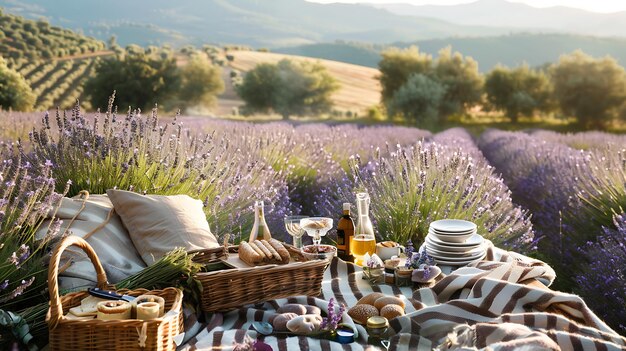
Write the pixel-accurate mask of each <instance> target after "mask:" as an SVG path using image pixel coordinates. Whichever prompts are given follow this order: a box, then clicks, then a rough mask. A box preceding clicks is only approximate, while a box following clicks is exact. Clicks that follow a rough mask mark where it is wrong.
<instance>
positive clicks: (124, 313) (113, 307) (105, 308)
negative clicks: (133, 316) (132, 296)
mask: <svg viewBox="0 0 626 351" xmlns="http://www.w3.org/2000/svg"><path fill="white" fill-rule="evenodd" d="M131 309H132V308H131V304H130V302H126V301H121V300H115V301H102V302H98V319H101V320H105V321H108V320H116V319H130V312H131Z"/></svg>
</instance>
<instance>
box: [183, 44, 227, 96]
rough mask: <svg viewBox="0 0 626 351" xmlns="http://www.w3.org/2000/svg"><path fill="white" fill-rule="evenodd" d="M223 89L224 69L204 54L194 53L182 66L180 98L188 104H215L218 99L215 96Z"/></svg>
mask: <svg viewBox="0 0 626 351" xmlns="http://www.w3.org/2000/svg"><path fill="white" fill-rule="evenodd" d="M223 91H224V81H223V80H222V70H221V69H220V68H219V67H217V66H214V65H212V64H211V62H210V61H209V60H208V59H207V58H206V56H205V55H204V54H194V55H192V56H191V58H190V59H189V62H188V63H187V64H186V65H184V66H183V67H181V68H180V89H179V90H178V100H180V101H184V102H186V103H187V105H188V106H197V105H201V106H206V107H211V106H214V105H215V103H216V101H217V100H216V98H215V96H216V95H218V94H221V93H222V92H223Z"/></svg>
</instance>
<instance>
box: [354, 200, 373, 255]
mask: <svg viewBox="0 0 626 351" xmlns="http://www.w3.org/2000/svg"><path fill="white" fill-rule="evenodd" d="M369 206H370V196H369V194H368V193H358V194H356V208H357V211H358V218H357V224H356V228H355V229H354V238H353V240H352V243H351V244H350V248H351V250H352V255H353V256H354V258H355V259H356V261H355V262H356V263H357V264H359V265H363V264H365V262H363V256H365V254H366V253H369V254H370V255H373V254H375V253H376V238H375V237H374V227H373V226H372V221H371V220H370V217H369Z"/></svg>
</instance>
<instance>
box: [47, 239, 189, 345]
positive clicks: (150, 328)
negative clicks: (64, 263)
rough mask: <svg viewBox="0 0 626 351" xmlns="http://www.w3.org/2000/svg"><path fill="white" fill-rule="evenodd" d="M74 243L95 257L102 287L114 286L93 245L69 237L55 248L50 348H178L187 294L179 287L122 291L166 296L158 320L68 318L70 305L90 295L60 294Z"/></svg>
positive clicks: (50, 276)
mask: <svg viewBox="0 0 626 351" xmlns="http://www.w3.org/2000/svg"><path fill="white" fill-rule="evenodd" d="M72 245H75V246H78V247H80V248H81V249H83V250H84V251H85V252H86V253H87V255H88V256H89V258H90V259H91V262H92V263H93V265H94V267H95V269H96V273H97V280H98V284H97V285H98V287H99V288H101V289H105V288H110V287H109V286H107V279H106V274H105V272H104V269H103V268H102V265H101V264H100V260H98V256H97V255H96V253H95V252H94V251H93V249H92V248H91V246H90V245H89V244H88V243H87V242H86V241H85V240H83V239H82V238H79V237H76V236H70V237H67V238H65V239H64V240H63V241H62V242H61V244H60V245H59V246H58V247H57V248H56V250H55V251H54V253H53V255H52V258H51V260H50V268H49V270H48V286H49V289H50V309H49V310H48V315H47V316H46V322H47V323H48V327H49V330H50V345H49V348H50V350H94V351H95V350H98V351H100V350H124V351H125V350H129V351H130V350H175V349H176V345H175V343H174V337H175V336H177V335H178V334H180V333H181V331H182V328H183V324H182V323H183V318H182V299H183V293H182V292H181V291H180V290H179V289H175V288H166V289H163V290H152V291H148V290H146V289H137V290H122V291H120V292H122V293H124V294H126V295H131V296H139V295H143V294H152V295H157V296H161V297H163V298H164V299H165V311H166V313H165V315H164V316H163V317H161V318H157V319H154V320H149V321H143V320H137V319H127V320H114V321H103V320H98V319H91V320H71V319H67V318H66V317H64V315H65V314H66V313H67V312H68V311H69V309H70V308H72V307H75V306H79V305H80V302H81V300H82V299H83V298H85V297H87V296H89V294H88V293H87V292H85V291H82V292H76V293H71V294H68V295H64V296H61V297H59V285H58V280H57V276H58V272H59V262H60V260H61V254H62V253H63V251H64V250H65V249H66V248H68V247H69V246H72Z"/></svg>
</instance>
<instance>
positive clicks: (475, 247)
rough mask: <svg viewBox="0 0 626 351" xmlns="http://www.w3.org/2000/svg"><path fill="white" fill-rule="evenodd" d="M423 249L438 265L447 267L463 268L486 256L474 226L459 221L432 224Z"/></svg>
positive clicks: (480, 237) (485, 250)
mask: <svg viewBox="0 0 626 351" xmlns="http://www.w3.org/2000/svg"><path fill="white" fill-rule="evenodd" d="M423 249H424V250H426V252H427V253H428V255H430V256H431V257H433V258H434V259H435V261H437V263H438V264H442V265H449V266H465V265H467V264H469V263H472V262H474V261H478V260H482V259H483V258H484V257H485V255H486V254H487V245H486V243H485V240H484V239H483V237H482V236H481V235H480V234H478V233H477V232H476V224H474V223H472V222H468V221H464V220H459V219H442V220H438V221H435V222H432V223H431V224H430V228H429V229H428V235H427V236H426V241H425V242H424V245H423Z"/></svg>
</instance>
